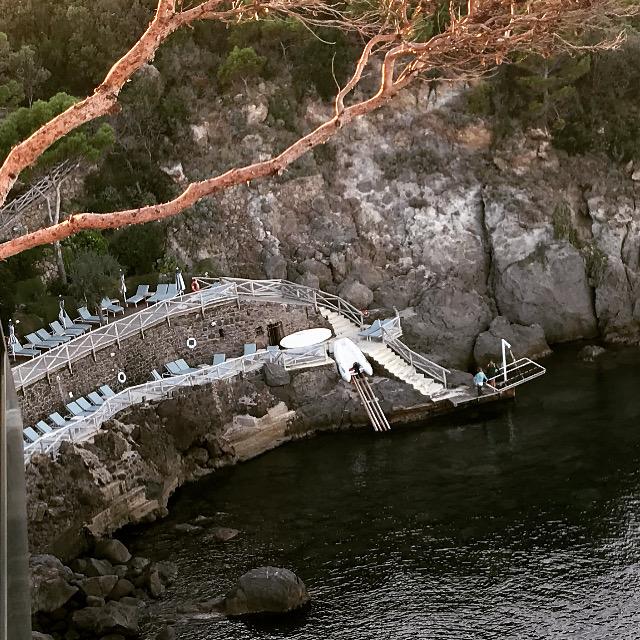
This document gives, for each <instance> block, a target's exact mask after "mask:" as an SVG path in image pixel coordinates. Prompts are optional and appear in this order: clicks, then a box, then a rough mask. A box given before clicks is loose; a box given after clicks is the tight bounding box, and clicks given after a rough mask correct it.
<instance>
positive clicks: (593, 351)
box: [578, 344, 606, 362]
mask: <svg viewBox="0 0 640 640" xmlns="http://www.w3.org/2000/svg"><path fill="white" fill-rule="evenodd" d="M605 352H606V349H603V348H602V347H599V346H597V345H595V344H590V345H587V346H586V347H584V348H583V349H580V352H579V353H578V358H580V359H581V360H585V361H587V362H593V361H594V360H595V359H596V358H598V357H599V356H601V355H602V354H603V353H605Z"/></svg>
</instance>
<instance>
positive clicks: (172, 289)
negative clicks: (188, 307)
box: [164, 284, 178, 300]
mask: <svg viewBox="0 0 640 640" xmlns="http://www.w3.org/2000/svg"><path fill="white" fill-rule="evenodd" d="M177 295H178V285H175V284H170V285H168V286H167V294H166V295H165V297H164V299H165V300H168V299H169V298H175V297H176V296H177Z"/></svg>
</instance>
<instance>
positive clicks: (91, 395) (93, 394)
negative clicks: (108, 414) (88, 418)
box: [87, 391, 104, 407]
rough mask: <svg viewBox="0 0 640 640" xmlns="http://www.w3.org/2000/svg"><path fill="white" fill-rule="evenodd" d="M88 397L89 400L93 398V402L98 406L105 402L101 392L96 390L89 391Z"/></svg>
mask: <svg viewBox="0 0 640 640" xmlns="http://www.w3.org/2000/svg"><path fill="white" fill-rule="evenodd" d="M87 398H89V400H91V402H93V404H95V405H96V407H99V406H100V405H102V404H104V398H103V397H102V396H101V395H100V394H99V393H96V392H95V391H92V392H91V393H88V394H87Z"/></svg>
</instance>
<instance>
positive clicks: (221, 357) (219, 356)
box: [212, 353, 227, 365]
mask: <svg viewBox="0 0 640 640" xmlns="http://www.w3.org/2000/svg"><path fill="white" fill-rule="evenodd" d="M226 359H227V356H226V355H225V354H224V353H216V354H215V355H214V356H213V363H212V364H214V365H216V364H222V363H223V362H224V361H225V360H226Z"/></svg>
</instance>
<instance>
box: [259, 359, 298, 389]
mask: <svg viewBox="0 0 640 640" xmlns="http://www.w3.org/2000/svg"><path fill="white" fill-rule="evenodd" d="M262 371H263V375H264V381H265V383H266V384H267V385H268V386H269V387H284V386H285V385H287V384H289V383H290V382H291V376H290V375H289V372H288V371H287V370H286V369H285V368H284V367H283V366H282V365H281V364H278V363H276V362H267V364H265V365H264V367H263V368H262Z"/></svg>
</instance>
